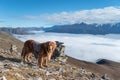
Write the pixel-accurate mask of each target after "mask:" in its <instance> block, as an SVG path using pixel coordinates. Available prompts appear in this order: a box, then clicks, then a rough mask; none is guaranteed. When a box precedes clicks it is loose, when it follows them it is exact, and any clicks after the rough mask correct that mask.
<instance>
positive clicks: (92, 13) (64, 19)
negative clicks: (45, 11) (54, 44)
mask: <svg viewBox="0 0 120 80" xmlns="http://www.w3.org/2000/svg"><path fill="white" fill-rule="evenodd" d="M43 19H44V20H47V21H50V22H51V23H53V24H74V23H81V22H85V23H88V24H91V23H98V24H102V23H115V22H119V21H120V7H105V8H101V9H91V10H81V11H75V12H61V13H54V14H49V15H46V16H43Z"/></svg>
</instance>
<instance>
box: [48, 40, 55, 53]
mask: <svg viewBox="0 0 120 80" xmlns="http://www.w3.org/2000/svg"><path fill="white" fill-rule="evenodd" d="M46 44H47V51H48V52H53V51H54V49H55V48H56V43H55V42H52V41H48V42H46Z"/></svg>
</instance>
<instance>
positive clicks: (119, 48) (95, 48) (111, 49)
mask: <svg viewBox="0 0 120 80" xmlns="http://www.w3.org/2000/svg"><path fill="white" fill-rule="evenodd" d="M16 37H17V38H19V39H20V40H22V41H26V40H28V39H34V40H36V41H38V42H45V41H50V40H52V41H62V42H64V45H65V46H66V49H65V53H66V54H67V55H69V56H72V57H74V58H77V59H80V60H86V61H90V62H96V61H97V60H98V59H109V60H113V61H117V62H120V35H119V34H118V35H112V34H109V35H97V36H96V35H87V34H86V35H83V34H59V33H43V32H39V33H38V34H35V35H16Z"/></svg>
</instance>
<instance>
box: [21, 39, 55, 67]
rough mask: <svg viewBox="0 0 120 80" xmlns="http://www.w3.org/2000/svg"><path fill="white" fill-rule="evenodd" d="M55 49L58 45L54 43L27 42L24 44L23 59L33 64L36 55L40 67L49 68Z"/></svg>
mask: <svg viewBox="0 0 120 80" xmlns="http://www.w3.org/2000/svg"><path fill="white" fill-rule="evenodd" d="M55 48H56V43H55V42H52V41H47V42H44V43H38V42H36V41H34V40H27V41H26V42H25V43H24V47H23V49H22V53H21V58H22V60H24V61H26V62H31V56H32V55H34V56H35V58H36V59H37V60H38V65H39V67H41V68H42V67H43V66H44V67H47V66H48V61H50V59H51V56H52V54H53V52H54V50H55Z"/></svg>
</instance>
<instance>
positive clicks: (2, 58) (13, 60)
mask: <svg viewBox="0 0 120 80" xmlns="http://www.w3.org/2000/svg"><path fill="white" fill-rule="evenodd" d="M5 60H8V61H11V62H16V63H21V62H22V60H21V59H18V58H10V57H4V56H1V55H0V61H5ZM23 63H24V64H28V65H29V66H34V65H33V63H27V62H24V61H23Z"/></svg>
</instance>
